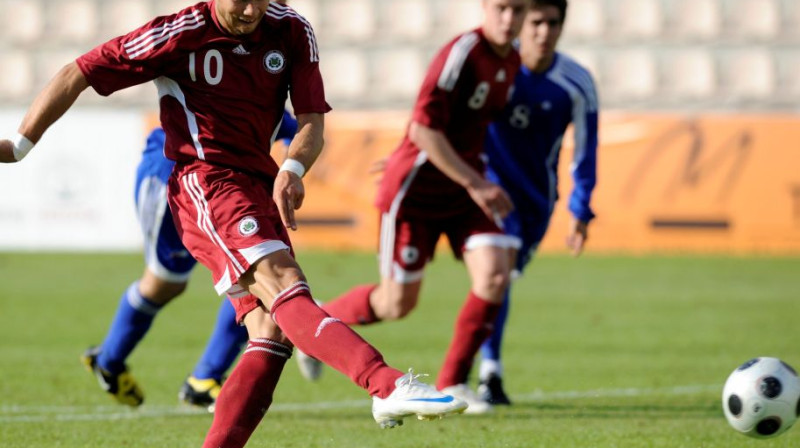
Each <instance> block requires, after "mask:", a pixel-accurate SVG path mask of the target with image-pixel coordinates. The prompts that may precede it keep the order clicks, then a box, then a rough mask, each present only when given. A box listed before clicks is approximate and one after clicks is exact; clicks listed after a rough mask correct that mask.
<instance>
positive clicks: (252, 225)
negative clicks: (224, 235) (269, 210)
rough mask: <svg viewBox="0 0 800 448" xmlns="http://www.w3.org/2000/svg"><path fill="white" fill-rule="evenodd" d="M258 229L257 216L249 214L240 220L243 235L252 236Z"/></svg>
mask: <svg viewBox="0 0 800 448" xmlns="http://www.w3.org/2000/svg"><path fill="white" fill-rule="evenodd" d="M257 230H258V221H256V219H255V218H252V217H250V216H248V217H247V218H242V220H241V221H239V234H240V235H242V236H250V235H252V234H254V233H256V231H257Z"/></svg>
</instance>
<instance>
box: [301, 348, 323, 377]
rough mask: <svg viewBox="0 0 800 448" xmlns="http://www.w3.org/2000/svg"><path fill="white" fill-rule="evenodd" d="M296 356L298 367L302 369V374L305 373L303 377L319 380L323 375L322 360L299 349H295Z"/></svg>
mask: <svg viewBox="0 0 800 448" xmlns="http://www.w3.org/2000/svg"><path fill="white" fill-rule="evenodd" d="M295 358H296V359H297V367H298V368H299V369H300V374H301V375H303V378H305V379H307V380H309V381H317V380H318V379H319V377H320V376H322V366H323V364H322V361H320V360H318V359H317V358H312V357H311V356H308V355H306V354H305V353H303V352H301V351H300V350H299V349H298V350H296V351H295Z"/></svg>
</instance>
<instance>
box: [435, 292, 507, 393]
mask: <svg viewBox="0 0 800 448" xmlns="http://www.w3.org/2000/svg"><path fill="white" fill-rule="evenodd" d="M499 311H500V304H493V303H489V302H487V301H485V300H483V299H481V298H480V297H478V296H476V295H475V293H473V292H472V291H470V292H469V295H467V301H466V302H465V303H464V306H463V307H462V308H461V312H460V313H459V314H458V318H457V319H456V325H455V331H454V332H453V340H452V341H451V342H450V348H449V349H448V350H447V356H446V357H445V360H444V365H442V369H441V370H440V371H439V377H438V379H437V380H436V388H437V389H439V390H441V389H443V388H445V387H448V386H453V385H456V384H461V383H466V382H467V375H469V370H470V368H472V361H473V359H474V358H475V354H476V353H478V349H480V347H481V344H483V341H484V340H486V338H487V337H489V334H490V333H491V332H492V328H493V326H494V322H495V320H497V313H498V312H499Z"/></svg>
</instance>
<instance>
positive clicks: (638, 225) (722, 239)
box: [292, 112, 800, 254]
mask: <svg viewBox="0 0 800 448" xmlns="http://www.w3.org/2000/svg"><path fill="white" fill-rule="evenodd" d="M406 117H407V114H405V113H372V112H370V113H346V112H345V113H342V112H334V113H331V114H330V115H329V117H328V119H327V122H326V147H325V150H324V151H323V154H322V156H321V157H320V159H319V161H318V162H317V164H316V165H315V166H314V168H313V169H312V170H311V172H310V173H309V174H308V175H307V177H306V180H307V182H306V184H307V185H306V186H307V195H308V196H307V200H306V202H305V204H304V206H303V208H302V209H301V211H300V213H299V214H298V216H299V218H300V219H301V222H300V229H299V230H298V231H297V232H295V233H294V234H293V235H292V238H293V241H294V242H295V245H296V246H298V247H320V248H335V249H363V250H375V248H376V247H377V240H378V227H377V222H378V215H377V211H376V210H375V208H374V207H373V206H372V202H373V198H374V195H375V182H376V180H377V176H376V175H371V174H369V168H370V165H371V164H372V163H373V162H374V161H376V160H378V159H380V158H381V157H383V156H385V155H386V154H388V153H389V152H391V151H392V150H393V149H394V148H395V146H396V145H397V144H398V142H399V140H400V138H401V136H402V134H403V130H404V127H405V125H406V121H405V120H406ZM600 142H601V143H600V148H599V150H598V151H599V152H598V185H597V188H596V189H595V194H594V197H593V201H592V204H593V208H594V210H595V213H596V214H597V218H596V220H595V221H594V222H593V223H592V225H591V226H590V241H589V245H588V250H590V251H602V252H627V253H630V252H633V253H637V252H689V253H696V252H700V253H705V252H718V253H739V254H751V253H770V254H800V149H798V145H800V143H798V142H800V116H792V115H723V114H719V115H699V116H687V115H680V114H647V115H645V114H612V113H607V114H605V115H604V116H603V119H602V122H601V125H600ZM571 146H572V145H571V137H570V136H567V138H565V147H564V149H563V150H562V160H561V166H560V179H561V185H560V197H561V198H562V199H561V201H559V203H558V204H557V206H556V213H555V215H554V217H553V220H552V223H551V226H550V230H549V232H548V234H547V236H546V237H545V240H544V241H543V243H542V246H541V248H540V249H541V250H542V251H559V250H563V249H564V243H563V241H564V237H565V236H566V229H567V226H568V219H569V214H568V212H567V211H566V200H565V199H566V198H567V197H568V194H569V191H570V189H571V184H572V181H571V178H570V175H569V159H570V158H571V156H572V147H571Z"/></svg>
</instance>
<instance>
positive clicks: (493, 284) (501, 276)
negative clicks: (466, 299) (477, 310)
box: [472, 271, 511, 302]
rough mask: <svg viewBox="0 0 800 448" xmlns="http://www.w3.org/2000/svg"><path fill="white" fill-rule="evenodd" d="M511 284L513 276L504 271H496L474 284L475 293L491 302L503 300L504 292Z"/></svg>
mask: <svg viewBox="0 0 800 448" xmlns="http://www.w3.org/2000/svg"><path fill="white" fill-rule="evenodd" d="M510 282H511V275H510V274H509V273H508V272H504V271H495V272H492V273H490V274H487V275H485V276H483V278H480V279H478V280H477V281H476V282H475V284H473V286H472V289H473V291H474V292H475V293H476V294H477V295H478V296H480V297H483V298H485V299H487V300H489V301H491V302H496V301H499V300H502V297H503V292H504V291H505V290H506V289H507V288H508V285H509V283H510Z"/></svg>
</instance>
